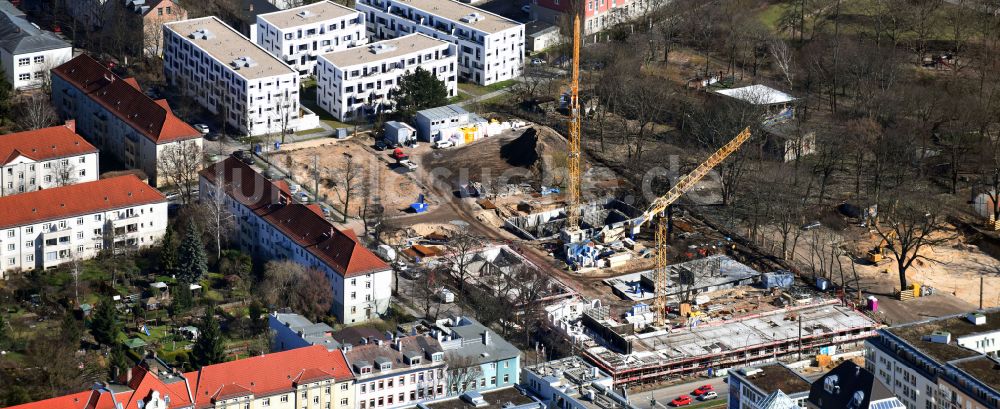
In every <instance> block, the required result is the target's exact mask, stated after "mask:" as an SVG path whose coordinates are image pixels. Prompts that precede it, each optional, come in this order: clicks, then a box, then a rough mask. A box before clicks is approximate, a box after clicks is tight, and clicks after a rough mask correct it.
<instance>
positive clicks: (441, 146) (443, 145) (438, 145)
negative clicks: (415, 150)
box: [434, 139, 455, 149]
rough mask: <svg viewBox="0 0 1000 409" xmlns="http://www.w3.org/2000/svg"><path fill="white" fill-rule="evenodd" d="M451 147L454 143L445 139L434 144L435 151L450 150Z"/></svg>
mask: <svg viewBox="0 0 1000 409" xmlns="http://www.w3.org/2000/svg"><path fill="white" fill-rule="evenodd" d="M452 146H455V142H452V141H450V140H446V139H445V140H440V141H435V142H434V148H436V149H444V148H450V147H452Z"/></svg>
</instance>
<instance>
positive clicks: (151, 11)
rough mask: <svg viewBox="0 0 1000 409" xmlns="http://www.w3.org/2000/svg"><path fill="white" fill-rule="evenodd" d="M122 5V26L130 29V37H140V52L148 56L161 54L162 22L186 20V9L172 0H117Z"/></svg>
mask: <svg viewBox="0 0 1000 409" xmlns="http://www.w3.org/2000/svg"><path fill="white" fill-rule="evenodd" d="M119 1H121V5H122V7H123V10H124V11H125V13H124V18H125V23H124V24H123V25H122V26H123V27H124V28H127V29H129V30H132V32H131V33H130V35H131V38H138V39H141V43H140V46H141V48H142V50H141V52H142V53H143V54H145V55H148V56H157V57H158V56H161V55H163V24H164V23H169V22H172V21H181V20H187V18H188V14H187V10H185V9H184V8H183V7H181V6H180V5H179V4H177V2H176V1H173V0H149V1H146V0H119Z"/></svg>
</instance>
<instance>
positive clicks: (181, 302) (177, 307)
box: [170, 280, 194, 315]
mask: <svg viewBox="0 0 1000 409" xmlns="http://www.w3.org/2000/svg"><path fill="white" fill-rule="evenodd" d="M193 305H194V296H193V295H192V294H191V283H188V282H186V281H183V280H180V281H178V282H177V288H175V289H174V299H173V301H171V303H170V315H177V314H181V313H183V312H184V311H187V310H188V309H190V308H191V306H193Z"/></svg>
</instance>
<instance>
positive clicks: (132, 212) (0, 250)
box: [0, 175, 167, 278]
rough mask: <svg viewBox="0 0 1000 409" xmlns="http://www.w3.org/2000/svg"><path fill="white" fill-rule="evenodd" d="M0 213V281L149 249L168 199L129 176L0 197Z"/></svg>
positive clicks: (161, 230)
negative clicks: (112, 251) (106, 253)
mask: <svg viewBox="0 0 1000 409" xmlns="http://www.w3.org/2000/svg"><path fill="white" fill-rule="evenodd" d="M0 209H3V211H2V212H0V278H3V277H4V274H5V273H7V272H10V271H25V270H32V269H36V268H50V267H55V266H58V265H60V264H63V263H67V262H70V261H72V260H74V259H80V260H83V259H89V258H92V257H94V256H96V255H97V254H98V253H99V252H100V251H101V250H102V249H104V248H108V247H109V246H112V245H113V246H114V248H116V249H119V248H121V249H124V248H141V247H146V246H150V245H153V244H154V243H156V242H157V241H158V240H160V238H162V237H163V234H164V233H165V232H166V228H167V199H166V198H165V197H164V196H163V194H161V193H160V192H159V191H158V190H156V189H155V188H152V187H150V186H149V185H147V184H146V183H144V182H143V181H142V180H140V179H139V178H138V177H136V176H134V175H126V176H119V177H114V178H109V179H101V180H97V181H93V182H86V183H80V184H75V185H69V186H63V187H57V188H52V189H45V190H38V191H34V192H28V193H22V194H18V195H13V196H6V197H2V198H0Z"/></svg>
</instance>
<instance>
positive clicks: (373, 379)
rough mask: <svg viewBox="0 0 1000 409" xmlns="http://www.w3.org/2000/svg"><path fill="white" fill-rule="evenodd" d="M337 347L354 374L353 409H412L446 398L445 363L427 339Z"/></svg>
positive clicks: (433, 341)
mask: <svg viewBox="0 0 1000 409" xmlns="http://www.w3.org/2000/svg"><path fill="white" fill-rule="evenodd" d="M345 341H347V343H345V344H344V345H342V346H341V349H342V350H343V351H344V355H345V356H346V357H347V362H348V363H349V364H350V367H351V371H352V372H354V383H355V385H354V387H355V396H356V402H357V406H356V409H379V408H381V409H393V408H405V407H412V406H415V405H417V404H420V403H423V402H428V401H434V400H437V399H441V398H444V397H446V396H447V391H446V386H445V385H446V383H447V376H448V374H447V372H448V371H447V366H448V365H447V363H446V362H445V359H444V355H445V354H444V352H443V351H442V350H441V344H440V343H439V342H438V340H437V339H436V338H434V337H433V336H430V335H408V336H402V337H396V336H394V337H392V338H391V339H382V338H381V337H371V338H369V339H362V340H357V341H359V342H358V343H357V344H355V343H354V342H353V341H355V340H352V339H345Z"/></svg>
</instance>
